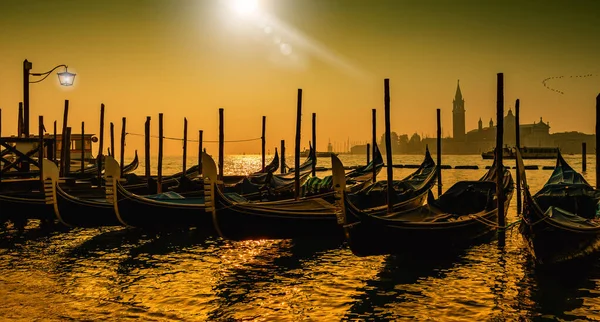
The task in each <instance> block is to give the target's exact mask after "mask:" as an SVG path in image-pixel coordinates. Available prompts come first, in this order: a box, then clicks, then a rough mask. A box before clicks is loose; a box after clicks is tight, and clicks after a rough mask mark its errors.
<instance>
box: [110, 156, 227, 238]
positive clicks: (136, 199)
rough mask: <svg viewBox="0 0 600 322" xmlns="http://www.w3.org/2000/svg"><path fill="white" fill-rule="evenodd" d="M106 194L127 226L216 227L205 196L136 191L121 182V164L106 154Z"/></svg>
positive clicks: (163, 227)
mask: <svg viewBox="0 0 600 322" xmlns="http://www.w3.org/2000/svg"><path fill="white" fill-rule="evenodd" d="M203 169H204V167H203ZM204 173H205V174H206V172H204ZM214 175H215V176H216V171H215V174H214ZM106 198H107V200H109V202H110V203H111V204H112V205H113V207H114V211H115V214H116V216H117V219H118V221H119V222H120V223H121V224H123V225H125V226H127V227H138V228H150V229H172V228H187V227H197V228H199V229H202V230H207V231H212V218H211V217H210V215H207V214H206V205H205V202H204V198H203V197H194V198H185V197H182V196H181V195H179V194H177V193H174V192H167V193H163V194H159V195H149V196H140V195H136V194H133V193H131V192H129V191H127V189H126V188H125V187H123V186H122V185H121V183H120V170H119V164H118V163H117V161H116V160H115V159H114V158H112V157H106Z"/></svg>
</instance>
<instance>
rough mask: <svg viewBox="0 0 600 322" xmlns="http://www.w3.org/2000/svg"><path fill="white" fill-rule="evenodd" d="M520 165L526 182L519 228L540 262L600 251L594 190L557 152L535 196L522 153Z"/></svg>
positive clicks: (596, 192) (563, 260) (560, 261)
mask: <svg viewBox="0 0 600 322" xmlns="http://www.w3.org/2000/svg"><path fill="white" fill-rule="evenodd" d="M517 160H518V162H517V166H518V171H519V173H520V177H521V182H522V183H523V214H522V217H523V220H522V221H521V224H520V225H519V230H520V232H521V234H522V235H523V237H524V238H525V240H526V242H527V248H528V249H529V251H530V253H531V254H532V256H533V258H534V259H535V261H536V262H537V263H538V264H542V265H553V264H568V263H571V262H576V260H578V259H585V258H589V255H591V254H596V253H598V251H599V250H600V221H598V205H599V201H600V190H597V189H594V187H592V186H591V185H590V184H589V183H588V182H587V181H586V180H585V179H584V178H583V176H582V175H581V174H580V173H578V172H577V171H575V170H573V168H571V166H569V164H568V163H567V162H566V161H565V160H564V159H563V157H562V155H561V154H560V152H558V154H557V159H556V166H555V167H554V171H553V172H552V175H551V176H550V178H549V179H548V181H547V182H546V183H545V184H544V186H543V187H542V189H540V190H539V191H538V192H537V193H536V194H535V195H533V196H532V195H531V193H530V191H529V186H528V185H527V179H526V176H525V167H524V165H523V160H522V158H521V156H520V153H519V152H518V153H517Z"/></svg>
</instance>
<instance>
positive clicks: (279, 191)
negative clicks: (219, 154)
mask: <svg viewBox="0 0 600 322" xmlns="http://www.w3.org/2000/svg"><path fill="white" fill-rule="evenodd" d="M311 151H312V147H311ZM315 162H316V158H315V156H314V154H312V153H311V154H309V156H308V157H307V158H306V160H304V162H303V163H302V164H301V165H300V168H299V170H300V182H301V183H304V182H305V181H306V180H307V179H308V177H309V176H310V174H311V171H312V165H313V163H315ZM278 164H279V163H278ZM281 166H282V167H285V165H281ZM294 178H295V171H294V169H290V171H288V172H286V173H280V174H276V173H274V171H270V172H265V173H255V174H253V175H250V176H247V177H244V178H243V179H242V180H240V181H237V182H236V183H235V184H230V183H228V182H231V179H228V178H227V177H225V178H224V180H223V181H224V183H225V185H224V189H225V190H224V191H226V192H235V193H238V194H240V195H242V196H244V197H245V198H247V199H249V200H263V201H275V200H282V199H289V198H292V197H293V196H294V183H295V181H294Z"/></svg>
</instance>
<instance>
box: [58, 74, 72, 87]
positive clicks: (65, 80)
mask: <svg viewBox="0 0 600 322" xmlns="http://www.w3.org/2000/svg"><path fill="white" fill-rule="evenodd" d="M58 81H59V82H60V84H61V85H62V86H72V85H73V82H74V81H75V74H73V73H69V72H68V71H64V72H62V73H58Z"/></svg>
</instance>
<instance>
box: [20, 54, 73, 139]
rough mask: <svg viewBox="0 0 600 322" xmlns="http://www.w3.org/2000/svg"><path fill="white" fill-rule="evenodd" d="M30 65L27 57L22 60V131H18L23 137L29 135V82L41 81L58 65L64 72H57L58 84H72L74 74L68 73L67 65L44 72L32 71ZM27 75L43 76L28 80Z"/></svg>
mask: <svg viewBox="0 0 600 322" xmlns="http://www.w3.org/2000/svg"><path fill="white" fill-rule="evenodd" d="M32 65H33V64H32V63H31V62H30V61H28V60H27V59H25V61H23V126H22V129H23V133H19V136H20V135H21V134H25V137H29V84H30V83H39V82H41V81H43V80H44V79H46V78H47V77H48V76H49V75H50V73H52V72H53V71H55V70H56V69H57V68H60V67H64V68H65V71H64V72H61V73H58V81H59V82H60V85H62V86H72V85H73V82H74V81H75V74H73V73H69V71H68V70H67V65H58V66H56V67H54V68H52V69H51V70H50V71H47V72H45V73H32V72H31V67H32ZM29 76H40V77H41V76H43V78H42V79H38V80H35V81H30V80H29Z"/></svg>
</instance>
